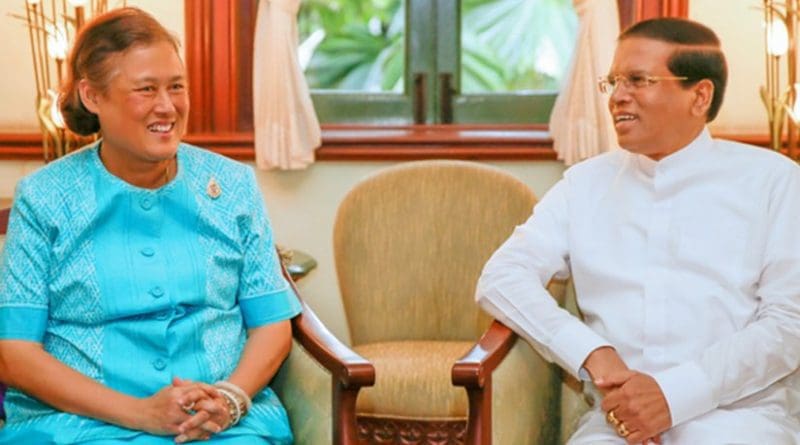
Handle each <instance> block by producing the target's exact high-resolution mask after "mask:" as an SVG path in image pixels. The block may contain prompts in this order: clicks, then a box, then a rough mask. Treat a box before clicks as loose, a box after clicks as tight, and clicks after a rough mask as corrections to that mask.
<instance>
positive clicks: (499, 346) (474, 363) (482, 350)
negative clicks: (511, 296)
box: [451, 320, 517, 388]
mask: <svg viewBox="0 0 800 445" xmlns="http://www.w3.org/2000/svg"><path fill="white" fill-rule="evenodd" d="M516 339H517V334H515V333H514V331H512V330H511V329H509V328H508V327H506V326H505V325H503V324H502V323H500V322H499V321H497V320H494V321H493V322H492V324H491V325H490V326H489V329H487V330H486V332H484V334H483V336H482V337H481V338H480V340H478V342H477V343H476V344H475V346H473V347H472V349H470V350H469V351H467V353H466V354H464V356H463V357H461V358H460V359H458V360H457V361H456V363H455V364H454V365H453V371H452V375H451V378H452V381H453V385H455V386H463V387H465V388H483V386H484V384H485V382H486V381H487V379H488V378H489V377H491V375H492V372H494V370H495V369H496V368H497V366H498V365H499V364H500V362H502V361H503V358H505V356H506V355H507V354H508V351H510V350H511V347H512V346H514V342H515V341H516Z"/></svg>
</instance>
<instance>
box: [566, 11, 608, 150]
mask: <svg viewBox="0 0 800 445" xmlns="http://www.w3.org/2000/svg"><path fill="white" fill-rule="evenodd" d="M573 5H574V7H575V11H576V12H577V13H578V17H579V20H580V24H579V28H578V38H577V41H576V43H575V52H574V53H573V56H572V63H571V67H570V72H569V75H568V76H567V77H566V78H565V80H564V84H563V87H562V89H561V93H560V94H559V95H558V98H556V103H555V105H554V106H553V111H552V113H551V114H550V134H551V136H552V138H553V149H554V150H555V151H556V153H558V159H561V160H563V161H564V163H565V164H566V165H572V164H575V163H576V162H579V161H581V160H583V159H586V158H589V157H591V156H594V155H596V154H599V153H602V152H604V151H608V150H611V149H614V148H617V147H618V145H617V137H616V135H615V133H614V126H613V122H612V120H611V116H610V114H609V112H608V107H607V103H608V98H607V97H605V96H604V95H603V94H601V93H600V92H599V91H598V90H597V78H598V77H599V76H602V75H605V74H608V70H609V68H610V67H611V62H612V59H613V58H614V49H615V47H616V38H617V35H618V34H619V18H618V13H617V1H616V0H573Z"/></svg>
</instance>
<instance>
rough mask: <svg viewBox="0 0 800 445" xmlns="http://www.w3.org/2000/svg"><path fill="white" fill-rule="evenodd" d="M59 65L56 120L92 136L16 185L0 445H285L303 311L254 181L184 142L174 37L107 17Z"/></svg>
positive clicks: (6, 283)
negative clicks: (287, 380)
mask: <svg viewBox="0 0 800 445" xmlns="http://www.w3.org/2000/svg"><path fill="white" fill-rule="evenodd" d="M69 70H70V72H69V77H68V82H67V83H66V85H65V88H64V90H63V91H62V103H61V109H62V112H63V114H64V117H65V120H66V122H67V124H68V125H69V127H70V129H72V130H73V131H75V132H76V133H79V134H83V135H87V134H91V133H94V132H96V131H100V133H101V136H102V139H101V140H99V141H98V142H96V143H95V144H93V145H90V146H88V147H86V148H84V149H82V150H80V151H78V152H76V153H74V154H72V155H70V156H67V157H66V158H63V159H61V160H59V161H56V162H53V163H51V164H49V165H48V166H46V167H45V168H43V169H41V170H39V171H38V172H36V173H34V174H32V175H30V176H28V177H26V178H24V179H23V180H22V181H20V183H19V184H18V186H17V191H16V196H15V199H14V207H13V210H12V213H11V220H10V225H9V232H8V237H7V241H6V245H5V249H4V252H3V257H2V260H0V381H3V382H5V383H7V384H8V385H9V386H10V387H11V388H14V389H11V390H9V393H8V395H7V398H6V402H5V407H6V411H7V415H8V419H7V423H6V427H5V428H3V429H2V430H0V444H7V443H36V444H46V443H58V444H62V443H63V444H66V443H69V444H73V443H80V444H89V443H92V444H98V443H103V444H106V443H126V444H128V443H131V444H151V443H152V444H162V443H171V442H173V441H175V442H186V441H191V440H203V439H208V438H209V437H210V438H211V439H212V440H213V441H215V443H223V444H240V443H241V444H256V443H270V444H273V443H281V444H282V443H291V441H292V435H291V432H290V430H289V425H288V421H287V418H286V413H285V411H284V409H283V407H282V406H281V404H280V402H279V401H278V399H277V397H276V396H275V394H274V393H273V392H272V390H270V389H269V388H268V387H266V384H267V382H268V381H269V380H270V379H271V378H272V376H273V375H274V374H275V372H276V371H277V369H278V367H279V366H280V363H281V361H282V360H283V359H284V358H285V356H286V354H288V351H289V348H290V345H291V327H290V325H289V321H288V319H289V318H291V317H293V316H294V315H296V314H297V313H299V312H300V305H299V302H298V300H297V298H296V297H295V295H294V294H293V293H292V291H291V289H290V288H289V287H288V285H287V283H286V281H285V280H284V279H283V278H282V276H281V274H280V269H279V265H278V260H277V256H276V255H275V252H274V248H273V242H272V235H271V231H270V228H269V225H268V221H267V218H266V214H265V210H264V206H263V201H262V199H261V196H260V194H259V190H258V187H257V185H256V181H255V177H254V175H253V173H252V171H251V170H250V169H249V168H247V167H245V166H242V165H240V164H238V163H235V162H233V161H230V160H227V159H225V158H223V157H221V156H217V155H215V154H213V153H210V152H208V151H204V150H201V149H198V148H195V147H192V146H189V145H186V144H182V143H180V140H179V139H180V137H181V136H182V135H183V134H184V131H185V128H186V118H187V114H188V111H189V102H188V97H187V92H186V78H185V72H184V66H183V63H182V61H181V59H180V56H179V54H178V44H177V41H176V40H175V39H174V37H173V36H172V35H171V34H170V33H169V32H168V31H166V30H165V29H164V28H163V27H162V26H161V25H160V24H159V23H158V22H157V21H156V20H155V19H153V18H152V17H151V16H150V15H148V14H147V13H145V12H143V11H141V10H139V9H136V8H121V9H115V10H112V11H111V12H109V13H107V14H104V15H102V16H99V17H97V18H95V19H94V20H93V21H92V22H91V23H89V24H88V25H87V26H86V27H85V28H84V29H83V30H82V31H81V33H80V34H79V36H78V37H77V40H76V43H75V46H74V48H73V50H72V53H71V55H70V60H69ZM215 382H216V383H215ZM251 397H252V401H251Z"/></svg>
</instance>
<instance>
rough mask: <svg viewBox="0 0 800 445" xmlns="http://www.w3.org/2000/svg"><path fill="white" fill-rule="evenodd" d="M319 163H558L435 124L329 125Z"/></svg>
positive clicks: (482, 133)
mask: <svg viewBox="0 0 800 445" xmlns="http://www.w3.org/2000/svg"><path fill="white" fill-rule="evenodd" d="M714 137H718V138H720V139H728V140H732V141H737V142H743V143H746V144H752V145H757V146H761V147H769V136H768V135H766V134H737V133H721V134H715V135H714ZM184 140H185V141H186V142H188V143H190V144H194V145H197V146H199V147H203V148H207V149H209V150H211V151H214V152H216V153H219V154H221V155H224V156H227V157H230V158H233V159H238V160H242V161H251V160H253V159H254V152H253V134H252V133H244V132H242V133H195V134H189V135H187V136H186V138H185V139H184ZM316 155H317V160H319V161H409V160H416V159H438V158H442V159H470V160H484V161H486V160H526V161H552V160H555V159H556V153H555V152H554V151H553V142H552V140H551V139H550V135H549V133H548V132H547V130H546V129H545V127H544V126H523V125H519V126H502V127H501V126H481V125H470V126H461V125H433V126H424V125H420V126H413V125H412V126H407V127H370V126H353V125H324V126H323V127H322V146H321V147H320V148H319V149H317V151H316ZM0 159H18V160H37V161H38V160H42V159H43V154H42V136H41V135H40V134H38V133H0Z"/></svg>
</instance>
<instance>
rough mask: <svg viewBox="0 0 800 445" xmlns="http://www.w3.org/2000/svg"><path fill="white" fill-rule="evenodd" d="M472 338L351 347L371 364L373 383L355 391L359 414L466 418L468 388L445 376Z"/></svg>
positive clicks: (439, 418) (445, 418) (447, 375)
mask: <svg viewBox="0 0 800 445" xmlns="http://www.w3.org/2000/svg"><path fill="white" fill-rule="evenodd" d="M470 347H472V342H456V341H404V342H385V343H371V344H367V345H361V346H356V347H355V348H353V349H354V350H355V351H356V352H357V353H359V354H360V355H361V356H363V357H364V358H366V359H367V360H369V361H371V362H372V363H373V364H374V365H375V386H374V387H372V388H364V389H362V390H361V392H360V393H359V395H358V401H357V402H356V413H357V414H358V415H366V416H369V415H380V416H382V417H397V418H414V419H428V420H434V419H436V420H465V419H466V418H467V393H466V391H464V389H463V388H456V387H454V386H453V384H452V383H451V381H450V371H451V369H452V367H453V363H454V362H455V361H456V359H458V358H460V357H461V356H462V355H464V354H465V353H466V352H467V350H469V348H470Z"/></svg>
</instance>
